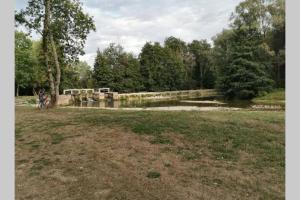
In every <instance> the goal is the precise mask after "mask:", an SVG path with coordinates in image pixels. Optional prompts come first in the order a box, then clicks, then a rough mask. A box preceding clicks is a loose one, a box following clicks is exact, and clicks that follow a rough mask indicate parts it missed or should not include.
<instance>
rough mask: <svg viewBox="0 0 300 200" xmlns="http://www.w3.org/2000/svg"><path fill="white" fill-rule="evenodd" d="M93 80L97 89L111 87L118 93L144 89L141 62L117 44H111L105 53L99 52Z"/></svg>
mask: <svg viewBox="0 0 300 200" xmlns="http://www.w3.org/2000/svg"><path fill="white" fill-rule="evenodd" d="M93 79H94V83H95V87H98V88H99V87H109V88H111V89H113V90H114V91H118V92H134V91H139V90H140V89H141V88H142V85H141V75H140V72H139V61H138V60H137V59H136V58H134V56H133V55H132V54H130V53H126V52H124V51H123V48H122V47H121V46H120V45H115V44H110V46H109V47H108V48H106V49H105V50H104V51H103V52H100V51H99V50H98V51H97V56H96V59H95V64H94V70H93Z"/></svg>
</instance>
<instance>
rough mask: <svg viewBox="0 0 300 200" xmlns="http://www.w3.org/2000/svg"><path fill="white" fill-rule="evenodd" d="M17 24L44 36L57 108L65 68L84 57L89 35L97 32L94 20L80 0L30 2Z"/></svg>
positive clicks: (47, 62) (48, 67) (52, 96)
mask: <svg viewBox="0 0 300 200" xmlns="http://www.w3.org/2000/svg"><path fill="white" fill-rule="evenodd" d="M16 21H17V22H19V23H21V24H24V25H25V26H26V27H27V28H29V30H34V31H36V32H37V33H39V34H41V35H42V38H43V39H42V41H43V53H44V59H45V65H46V67H47V73H48V80H49V85H50V94H51V104H52V105H56V104H57V100H58V98H59V89H60V88H59V87H60V81H61V66H62V65H64V64H65V63H64V62H66V63H68V62H72V61H74V60H77V59H78V55H82V54H83V53H84V52H83V47H84V44H85V40H86V38H87V35H88V34H89V32H90V31H91V30H95V25H94V23H93V19H92V18H91V17H90V16H89V15H87V14H85V13H84V12H83V10H82V6H81V3H80V1H79V0H29V1H28V6H27V7H26V8H25V10H21V11H20V12H19V13H17V14H16ZM53 66H54V67H53Z"/></svg>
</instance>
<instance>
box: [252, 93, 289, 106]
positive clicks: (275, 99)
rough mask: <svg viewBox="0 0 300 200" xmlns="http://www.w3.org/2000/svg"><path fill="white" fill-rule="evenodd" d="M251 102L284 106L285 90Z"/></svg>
mask: <svg viewBox="0 0 300 200" xmlns="http://www.w3.org/2000/svg"><path fill="white" fill-rule="evenodd" d="M252 101H253V102H254V103H259V104H270V105H285V90H284V89H277V90H274V91H272V92H270V93H268V94H266V95H264V96H261V97H257V98H254V99H253V100H252Z"/></svg>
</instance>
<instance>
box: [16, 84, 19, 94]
mask: <svg viewBox="0 0 300 200" xmlns="http://www.w3.org/2000/svg"><path fill="white" fill-rule="evenodd" d="M19 87H20V86H19V84H17V93H16V96H17V97H18V96H19Z"/></svg>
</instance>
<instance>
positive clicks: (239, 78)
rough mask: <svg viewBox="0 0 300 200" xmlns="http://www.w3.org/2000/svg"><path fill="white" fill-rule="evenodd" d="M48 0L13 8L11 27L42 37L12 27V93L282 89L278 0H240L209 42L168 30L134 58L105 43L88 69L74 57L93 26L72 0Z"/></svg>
mask: <svg viewBox="0 0 300 200" xmlns="http://www.w3.org/2000/svg"><path fill="white" fill-rule="evenodd" d="M49 2H50V1H49V0H44V1H41V0H30V1H29V4H28V6H27V7H26V9H25V10H21V11H20V12H18V13H16V22H18V23H17V24H16V26H18V25H19V24H23V25H25V26H26V27H28V28H29V30H34V31H37V32H39V33H41V36H42V39H41V40H40V41H33V40H32V39H30V37H29V36H28V35H27V34H26V33H24V32H20V31H16V34H15V37H16V40H15V47H16V49H15V52H16V77H15V81H16V95H32V94H33V91H34V90H37V89H38V88H40V87H43V88H46V89H47V90H48V91H50V94H51V97H52V98H53V99H55V98H57V97H56V96H57V94H58V91H60V92H61V91H62V90H63V89H67V88H99V87H109V88H111V89H112V90H114V91H117V92H138V91H165V90H182V89H198V88H217V89H219V90H220V91H221V92H223V93H224V94H225V96H227V97H230V98H240V99H249V98H253V97H256V96H259V95H260V94H262V93H264V92H268V91H270V90H272V89H274V88H282V87H285V84H284V83H285V1H284V0H270V1H265V0H245V1H243V2H241V3H240V4H239V5H238V6H237V7H236V8H235V12H234V13H232V17H231V19H230V28H228V29H226V30H223V31H222V32H221V33H219V34H217V35H216V36H215V37H214V38H213V43H212V44H210V43H209V42H208V41H207V40H196V39H195V40H193V41H192V42H185V41H182V40H181V39H179V38H175V37H172V36H171V37H167V38H166V39H165V41H164V43H163V44H160V43H158V42H147V43H146V44H145V45H144V46H143V48H142V50H141V52H140V54H139V55H138V56H136V55H133V54H131V53H127V52H125V51H124V50H123V48H122V46H120V45H118V44H113V43H112V44H110V46H109V47H107V48H106V49H104V50H103V51H100V50H98V51H97V56H96V58H95V63H94V66H93V68H91V66H89V65H88V64H87V63H85V62H81V61H78V55H82V54H83V53H84V52H83V47H84V43H85V40H86V37H87V35H88V33H89V32H90V31H92V30H95V25H94V22H93V19H92V17H90V16H89V15H87V14H85V13H83V11H82V7H81V4H80V2H79V1H77V0H68V1H56V0H53V1H51V4H49ZM47 10H48V12H49V16H48V14H47V12H46V11H47ZM71 22H72V23H71ZM203 31H205V27H203ZM53 104H55V100H54V101H53Z"/></svg>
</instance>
